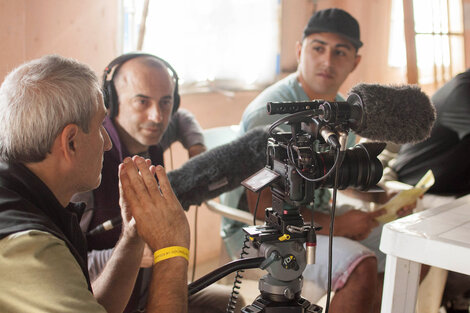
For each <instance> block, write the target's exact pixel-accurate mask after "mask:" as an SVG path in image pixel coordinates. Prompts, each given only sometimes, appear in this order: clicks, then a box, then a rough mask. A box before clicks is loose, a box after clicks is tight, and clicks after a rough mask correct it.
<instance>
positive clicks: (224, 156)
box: [168, 127, 269, 210]
mask: <svg viewBox="0 0 470 313" xmlns="http://www.w3.org/2000/svg"><path fill="white" fill-rule="evenodd" d="M268 137H269V134H268V132H267V131H266V129H265V128H264V127H257V128H254V129H252V130H250V131H248V132H247V133H246V134H245V135H243V136H242V137H239V138H237V139H235V140H233V141H232V142H229V143H227V144H225V145H222V146H219V147H216V148H214V149H211V150H209V151H206V152H204V153H201V154H199V155H197V156H195V157H193V158H191V159H190V160H189V161H187V162H186V163H185V164H184V165H183V166H182V167H181V168H179V169H176V170H173V171H171V172H168V179H169V181H170V183H171V186H172V187H173V191H174V192H175V194H176V197H177V198H178V200H179V201H180V203H181V205H182V206H183V208H184V209H185V210H186V209H188V207H189V206H190V205H194V204H197V205H199V204H201V203H202V202H203V201H206V200H209V199H212V198H215V197H217V196H219V195H221V194H222V193H224V192H226V191H229V190H232V189H234V188H236V187H238V186H240V184H241V182H242V181H243V180H244V179H246V178H248V177H249V176H251V175H252V174H254V173H256V172H257V171H258V170H260V169H261V168H263V167H264V166H265V165H266V146H267V142H268Z"/></svg>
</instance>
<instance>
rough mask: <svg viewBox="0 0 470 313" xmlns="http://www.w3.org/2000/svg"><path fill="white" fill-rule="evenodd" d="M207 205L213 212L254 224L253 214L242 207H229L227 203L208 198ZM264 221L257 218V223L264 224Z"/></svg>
mask: <svg viewBox="0 0 470 313" xmlns="http://www.w3.org/2000/svg"><path fill="white" fill-rule="evenodd" d="M205 204H206V206H207V207H208V208H209V210H211V211H212V212H215V213H218V214H220V215H222V216H223V217H227V218H229V219H232V220H235V221H238V222H242V223H245V224H247V225H253V214H251V213H249V212H246V211H242V210H240V209H236V208H232V207H229V206H227V205H225V204H222V203H219V202H216V201H214V200H208V201H206V202H205ZM262 224H264V221H260V220H256V225H262Z"/></svg>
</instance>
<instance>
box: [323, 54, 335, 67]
mask: <svg viewBox="0 0 470 313" xmlns="http://www.w3.org/2000/svg"><path fill="white" fill-rule="evenodd" d="M321 57H322V63H323V64H324V65H325V66H330V65H331V61H332V58H333V52H332V51H329V50H327V51H326V53H323V55H322V56H321Z"/></svg>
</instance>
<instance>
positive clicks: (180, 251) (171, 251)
mask: <svg viewBox="0 0 470 313" xmlns="http://www.w3.org/2000/svg"><path fill="white" fill-rule="evenodd" d="M178 256H181V257H183V258H185V259H186V260H187V261H189V250H188V248H185V247H180V246H173V247H167V248H163V249H160V250H157V251H155V253H154V254H153V257H154V261H153V264H157V263H158V262H160V261H163V260H166V259H170V258H175V257H178Z"/></svg>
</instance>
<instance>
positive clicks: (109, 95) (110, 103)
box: [103, 53, 180, 119]
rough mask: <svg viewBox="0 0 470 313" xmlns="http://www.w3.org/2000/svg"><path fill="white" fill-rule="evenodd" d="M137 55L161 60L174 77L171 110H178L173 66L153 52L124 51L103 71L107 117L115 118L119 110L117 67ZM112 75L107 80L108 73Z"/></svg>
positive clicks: (176, 84)
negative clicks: (115, 82)
mask: <svg viewBox="0 0 470 313" xmlns="http://www.w3.org/2000/svg"><path fill="white" fill-rule="evenodd" d="M138 57H151V58H154V59H156V60H158V61H160V62H162V63H163V64H164V65H165V66H166V67H167V68H168V69H169V70H170V71H171V73H172V75H173V78H174V79H175V89H174V92H173V111H172V114H173V113H174V112H176V111H177V110H178V107H179V105H180V96H179V92H178V74H176V71H175V70H174V69H173V67H172V66H171V65H170V64H169V63H168V62H167V61H165V60H164V59H162V58H160V57H157V56H155V55H153V54H149V53H126V54H123V55H120V56H118V57H117V58H115V59H114V60H112V61H111V63H109V64H108V66H106V68H105V69H104V73H103V96H104V104H105V106H106V108H107V109H109V117H110V118H112V119H113V118H115V117H116V116H117V114H118V112H119V101H118V95H117V91H116V86H115V85H114V77H115V76H116V74H117V73H118V72H119V69H120V68H121V66H122V65H123V64H124V63H126V62H127V61H129V60H132V59H135V58H138ZM111 72H112V76H111V79H109V80H108V76H109V74H111Z"/></svg>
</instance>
